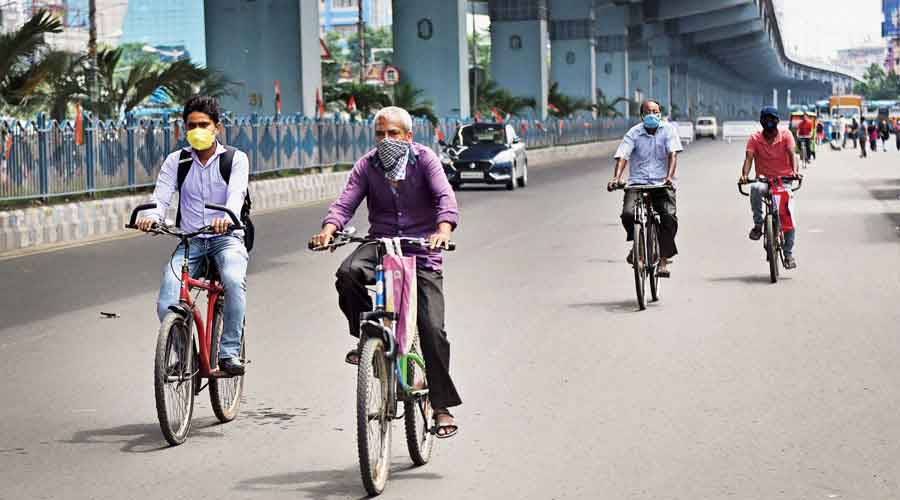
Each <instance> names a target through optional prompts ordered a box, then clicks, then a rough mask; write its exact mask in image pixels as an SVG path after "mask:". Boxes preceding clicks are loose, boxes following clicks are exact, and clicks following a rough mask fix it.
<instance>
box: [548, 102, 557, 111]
mask: <svg viewBox="0 0 900 500" xmlns="http://www.w3.org/2000/svg"><path fill="white" fill-rule="evenodd" d="M547 109H549V110H550V111H553V112H556V113H559V108H557V107H556V104H553V103H552V102H548V103H547Z"/></svg>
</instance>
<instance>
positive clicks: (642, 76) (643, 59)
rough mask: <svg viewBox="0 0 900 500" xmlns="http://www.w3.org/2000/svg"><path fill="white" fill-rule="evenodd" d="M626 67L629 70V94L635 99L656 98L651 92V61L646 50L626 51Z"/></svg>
mask: <svg viewBox="0 0 900 500" xmlns="http://www.w3.org/2000/svg"><path fill="white" fill-rule="evenodd" d="M628 56H629V57H628V68H629V69H630V70H631V76H630V79H631V96H630V98H631V99H633V100H636V101H641V100H644V99H650V98H658V97H657V96H656V95H655V94H653V89H652V86H653V83H652V82H653V63H652V61H651V59H650V57H649V56H648V55H647V51H646V50H641V49H632V50H629V51H628Z"/></svg>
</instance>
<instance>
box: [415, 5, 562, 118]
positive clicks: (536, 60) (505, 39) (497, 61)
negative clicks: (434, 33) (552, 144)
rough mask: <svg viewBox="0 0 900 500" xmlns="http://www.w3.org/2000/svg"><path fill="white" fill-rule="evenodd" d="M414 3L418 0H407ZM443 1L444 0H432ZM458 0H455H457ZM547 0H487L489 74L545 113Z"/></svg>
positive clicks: (547, 69)
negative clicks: (532, 102)
mask: <svg viewBox="0 0 900 500" xmlns="http://www.w3.org/2000/svg"><path fill="white" fill-rule="evenodd" d="M409 1H410V2H412V3H417V2H418V1H419V0H409ZM434 1H436V2H443V1H444V0H434ZM457 1H460V0H454V2H457ZM547 10H548V9H547V0H489V1H488V12H489V14H490V17H491V76H492V77H493V79H494V80H495V81H496V82H497V83H498V84H499V85H500V86H501V87H503V88H506V89H508V90H509V91H510V92H511V93H512V95H514V96H517V97H529V98H532V99H534V100H535V103H536V108H537V109H536V110H535V111H536V114H537V116H538V117H539V118H541V119H543V118H546V116H547V93H548V90H549V83H548V81H549V76H550V74H549V67H548V64H547V55H548V54H547V52H548V49H547V45H548V44H549V42H550V36H549V33H548V31H547V17H548V16H547V14H548V12H547Z"/></svg>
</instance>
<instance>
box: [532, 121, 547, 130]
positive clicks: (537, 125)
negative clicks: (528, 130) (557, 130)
mask: <svg viewBox="0 0 900 500" xmlns="http://www.w3.org/2000/svg"><path fill="white" fill-rule="evenodd" d="M534 126H535V127H536V128H537V129H538V130H540V131H541V132H546V130H544V124H543V123H541V122H537V121H536V122H534Z"/></svg>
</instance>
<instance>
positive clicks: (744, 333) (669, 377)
mask: <svg viewBox="0 0 900 500" xmlns="http://www.w3.org/2000/svg"><path fill="white" fill-rule="evenodd" d="M890 149H891V150H890V151H889V152H887V153H883V152H878V153H875V154H873V155H871V156H870V158H868V159H866V160H862V159H858V158H857V156H856V154H855V152H853V151H844V152H832V151H822V152H821V153H820V155H819V156H820V158H819V159H818V160H817V161H816V162H815V163H814V164H813V166H812V167H810V168H809V169H808V170H807V171H806V172H805V173H806V174H807V182H806V183H805V186H804V188H803V190H802V191H800V192H799V193H798V194H799V196H798V200H797V211H798V219H799V224H800V229H799V236H798V238H797V250H796V255H797V260H798V263H799V268H798V269H796V270H794V271H789V272H785V273H784V274H783V279H782V280H781V281H779V283H778V284H776V285H772V284H769V283H768V276H767V272H768V271H767V267H766V262H765V259H764V254H763V250H762V248H761V245H760V243H759V242H751V241H749V240H748V239H747V231H748V230H749V228H750V225H751V219H750V211H749V203H748V201H747V199H746V198H744V197H741V196H740V195H739V194H738V193H737V190H736V188H735V181H736V179H737V177H738V173H739V168H740V164H741V160H742V157H743V148H742V145H741V144H731V145H729V144H725V143H722V142H721V141H716V142H713V141H708V140H706V141H701V142H699V143H695V144H693V145H691V146H690V147H689V148H688V151H687V152H686V153H685V154H683V155H682V157H681V160H680V169H679V173H680V186H679V190H678V201H679V207H678V208H679V218H680V224H681V228H680V233H679V236H678V244H679V248H680V251H681V253H680V255H679V256H678V257H677V259H676V261H675V263H674V264H673V266H672V278H671V279H670V280H668V281H664V282H663V283H662V300H661V301H660V302H659V303H654V304H651V305H650V306H649V307H648V309H647V310H646V311H643V312H638V311H637V307H636V302H635V297H634V289H633V281H632V276H631V269H630V268H629V267H628V266H627V265H626V264H625V262H624V258H625V254H626V250H627V248H628V247H627V246H626V243H625V242H624V236H623V230H622V228H621V227H620V225H619V219H618V214H619V210H620V204H621V193H616V194H608V193H607V192H606V191H605V189H604V186H605V183H606V181H607V179H608V178H609V176H610V172H611V161H610V160H609V159H597V160H596V161H579V160H574V161H573V160H566V161H561V162H557V163H547V164H544V165H537V164H534V165H532V170H531V172H530V182H531V185H530V186H529V187H528V188H527V189H524V190H518V191H515V192H507V191H505V190H499V191H498V190H464V191H462V192H460V193H459V201H460V205H461V210H462V223H461V225H460V228H459V230H458V232H457V234H456V235H455V238H456V240H457V241H458V244H459V250H458V251H457V252H456V253H455V254H452V255H449V256H448V257H447V265H446V270H445V274H446V277H445V286H446V297H447V324H448V331H449V334H450V337H451V341H452V342H453V359H452V371H453V374H454V377H455V379H456V382H457V386H458V387H459V389H460V392H461V395H462V398H463V400H464V405H463V406H461V407H459V408H458V409H456V411H455V413H456V415H457V418H458V423H459V424H460V426H461V430H460V433H459V434H458V435H457V436H456V437H454V438H453V439H450V440H445V441H439V442H438V443H437V449H436V452H435V455H434V457H433V460H432V462H431V463H430V464H428V465H427V466H425V467H421V468H413V467H411V462H410V461H409V458H408V456H407V455H406V449H405V443H404V441H403V434H402V426H401V425H397V426H396V427H395V432H394V449H393V455H394V460H393V461H394V465H393V471H392V475H391V479H390V482H389V484H388V488H387V490H386V492H385V494H384V495H383V496H384V497H385V498H406V499H409V498H430V499H437V498H441V499H461V498H478V499H481V498H529V499H531V498H534V499H563V498H572V499H574V498H604V499H648V500H651V499H652V500H657V499H685V500H697V499H722V498H739V499H775V498H785V499H816V498H823V499H828V498H847V499H866V500H874V499H896V498H900V382H898V381H900V328H898V323H900V307H898V300H900V228H898V226H900V201H898V195H900V152H897V151H895V150H893V148H890ZM325 207H326V205H325V204H320V205H316V206H309V207H303V208H296V209H290V210H284V211H280V212H274V213H270V214H265V215H260V216H258V217H257V218H256V221H257V224H258V233H257V234H258V236H257V241H258V243H257V245H258V248H257V249H256V250H254V253H253V256H252V263H251V273H250V276H249V281H248V288H249V290H248V350H249V352H250V358H251V359H252V364H251V365H250V366H249V371H248V375H247V381H246V386H245V394H246V395H245V398H244V401H243V406H242V409H241V413H240V415H239V417H238V419H237V420H236V421H234V422H233V423H230V424H226V425H219V424H218V423H217V421H216V420H215V417H214V416H213V415H212V411H211V409H210V405H209V403H208V398H207V396H206V392H204V393H203V394H201V395H200V396H199V397H198V400H197V401H198V405H197V409H196V411H195V422H194V429H193V431H192V433H191V435H190V437H189V439H188V441H187V442H186V443H185V444H184V445H182V446H179V447H175V448H170V447H168V446H167V445H166V443H165V441H164V440H163V438H162V435H161V434H160V431H159V428H158V424H157V422H156V414H155V409H154V398H153V385H152V376H151V375H152V368H153V350H154V346H155V342H156V334H157V320H156V316H155V305H154V302H155V298H156V290H157V287H158V283H159V277H160V268H161V267H162V264H163V262H165V261H166V259H167V257H168V252H169V251H170V250H171V248H172V247H173V241H171V240H168V239H165V238H163V237H156V238H152V237H149V236H140V237H136V238H129V239H122V240H117V241H109V242H104V243H99V244H94V245H89V246H84V247H79V248H70V249H65V250H60V251H55V252H52V253H46V254H40V255H32V256H28V257H20V258H14V259H9V260H3V261H0V283H2V287H3V291H2V301H0V321H2V323H0V377H2V383H0V401H2V404H0V499H3V500H19V499H38V498H60V499H87V498H98V499H106V498H109V499H119V498H266V499H268V498H291V499H298V498H314V499H330V498H360V497H362V496H364V494H365V492H364V490H363V488H362V485H361V482H360V479H359V472H358V467H357V458H356V442H355V436H354V431H353V428H354V427H353V426H354V401H355V396H354V387H355V371H354V370H353V369H352V368H350V367H349V366H347V365H346V364H344V363H343V356H344V353H345V352H346V350H347V349H348V348H349V347H351V339H350V337H348V336H347V335H346V334H345V329H346V327H345V325H344V323H343V321H344V320H343V319H342V316H341V315H340V312H339V310H338V308H337V303H336V295H335V292H334V288H333V281H334V280H333V273H334V270H335V268H336V267H337V265H338V264H339V262H340V259H342V258H343V257H344V256H345V255H346V253H347V252H346V251H339V252H337V253H335V254H325V255H323V254H313V253H311V252H308V251H306V250H305V241H306V239H307V238H308V237H309V236H310V235H311V234H312V233H313V232H314V231H315V230H316V229H317V227H318V221H319V220H320V218H321V216H322V215H323V213H324V211H325ZM357 224H358V225H360V226H362V227H363V228H365V227H366V225H365V224H364V221H359V222H358V223H357ZM101 311H104V312H113V313H117V314H119V315H120V317H119V318H117V319H102V318H101V316H100V312H101Z"/></svg>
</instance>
